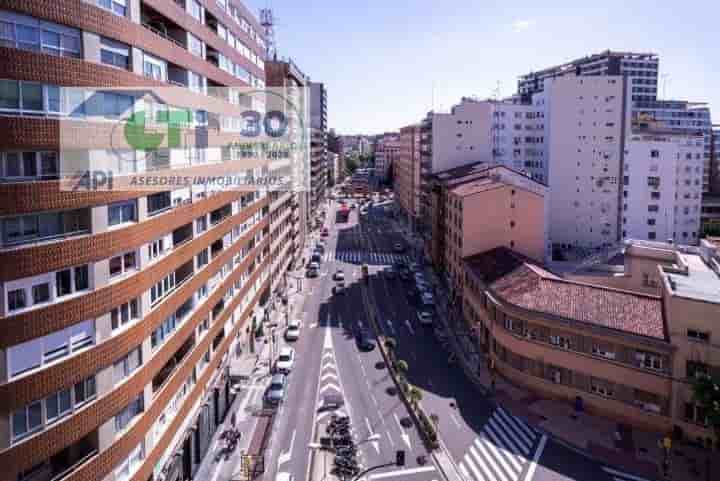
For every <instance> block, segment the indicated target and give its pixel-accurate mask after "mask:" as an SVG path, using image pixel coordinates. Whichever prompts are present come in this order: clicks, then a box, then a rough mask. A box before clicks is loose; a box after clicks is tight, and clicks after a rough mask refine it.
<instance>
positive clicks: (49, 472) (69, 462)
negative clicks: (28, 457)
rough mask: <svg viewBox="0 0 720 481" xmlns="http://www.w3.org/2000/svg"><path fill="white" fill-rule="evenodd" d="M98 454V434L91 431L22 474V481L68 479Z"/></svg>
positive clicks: (57, 480) (58, 480)
mask: <svg viewBox="0 0 720 481" xmlns="http://www.w3.org/2000/svg"><path fill="white" fill-rule="evenodd" d="M97 453H98V432H97V430H95V431H92V432H91V433H90V434H88V435H87V436H85V437H84V438H82V439H80V440H79V441H77V442H75V443H73V444H71V445H70V446H68V447H66V448H65V449H63V450H62V451H60V452H59V453H57V454H55V455H54V456H51V457H50V458H49V459H46V460H45V461H43V462H42V463H39V464H38V465H36V466H35V467H33V468H31V469H30V470H28V471H26V472H25V473H24V476H23V477H22V478H18V479H23V480H24V481H25V480H27V481H61V480H63V479H66V478H68V477H70V476H71V475H72V474H73V473H74V472H76V471H77V470H78V469H80V467H82V466H83V465H85V463H87V462H88V460H90V459H91V458H92V457H93V456H95V455H96V454H97Z"/></svg>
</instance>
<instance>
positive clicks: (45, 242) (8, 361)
mask: <svg viewBox="0 0 720 481" xmlns="http://www.w3.org/2000/svg"><path fill="white" fill-rule="evenodd" d="M260 32H261V27H260V25H259V24H258V22H257V20H256V19H255V18H254V17H253V16H252V15H251V14H250V13H249V11H248V10H247V9H246V8H245V6H243V5H242V4H241V3H239V2H237V1H233V2H230V1H228V0H217V1H211V0H204V1H199V0H176V1H170V0H88V1H77V0H55V1H52V2H48V1H44V0H23V1H12V0H11V1H5V2H2V4H1V5H0V72H2V73H0V112H1V114H0V115H1V116H0V130H2V132H3V135H2V136H0V177H1V180H2V183H0V199H2V201H0V228H1V230H2V236H1V245H0V289H1V292H2V295H1V296H0V317H2V323H3V329H2V334H0V466H2V469H0V480H3V481H5V480H18V479H21V480H33V481H35V480H37V481H43V480H51V479H52V480H56V481H61V480H62V481H66V480H67V481H69V480H73V481H80V480H103V481H121V480H139V481H144V480H149V479H154V480H161V479H162V480H173V481H174V480H184V479H191V478H192V476H193V475H194V473H195V471H196V470H197V467H198V465H199V463H200V461H201V460H202V457H203V456H204V455H205V454H206V453H207V450H208V447H209V440H210V437H211V436H212V433H213V432H214V431H215V429H216V426H217V425H218V424H219V423H220V422H221V421H222V419H223V417H224V416H225V414H226V411H227V407H228V405H229V403H230V401H231V392H230V388H229V375H228V374H229V367H228V365H229V364H230V363H231V361H232V360H233V359H234V358H235V357H236V356H237V354H238V353H240V352H242V351H244V350H246V349H247V343H248V342H249V340H248V339H246V338H244V337H243V336H245V335H246V334H245V333H246V329H247V327H248V326H250V325H252V324H253V323H254V322H256V321H255V320H254V319H253V318H254V317H257V316H258V312H262V311H261V310H262V306H263V305H265V302H266V300H265V299H266V298H267V297H268V295H267V293H268V292H269V285H270V280H271V278H272V279H273V280H274V281H275V283H276V284H277V282H278V279H279V278H280V277H279V275H278V274H279V273H280V271H281V270H282V269H283V268H284V266H285V265H286V263H285V262H282V261H278V262H276V263H275V265H273V266H270V264H269V263H270V260H271V258H272V256H271V254H270V253H271V249H272V252H273V254H274V255H275V256H280V257H282V256H284V255H289V252H290V251H292V249H291V248H290V247H289V246H288V245H287V242H288V241H287V238H288V236H289V232H290V230H289V229H288V222H289V221H288V219H289V218H290V217H289V215H290V211H291V207H292V206H291V202H290V200H289V199H288V197H287V196H284V195H283V196H272V197H271V196H268V195H265V194H264V193H262V192H258V191H245V192H241V191H220V190H217V191H215V190H213V189H210V188H205V187H203V188H196V187H195V186H193V187H191V188H185V189H174V190H168V188H167V187H166V188H165V190H162V188H160V189H158V190H156V191H143V192H131V191H127V192H125V191H119V192H67V191H61V190H60V188H59V180H58V177H59V172H58V171H59V170H60V167H59V166H60V164H61V161H62V160H63V159H62V155H63V153H62V152H60V145H59V119H60V118H65V117H69V115H70V114H71V113H72V117H73V118H72V121H76V122H85V121H86V120H88V121H89V117H90V113H89V112H88V113H86V112H80V111H78V110H74V111H72V112H70V111H69V110H68V108H67V107H66V104H65V99H64V98H62V95H61V94H60V92H61V89H59V87H86V88H109V87H165V86H174V87H176V88H179V89H182V91H183V92H185V94H184V95H183V97H186V98H187V99H188V101H189V100H191V99H195V103H194V104H195V105H196V107H195V108H193V109H192V110H191V111H190V113H191V114H192V115H190V116H189V120H188V125H187V126H186V127H187V128H188V129H192V130H194V131H195V133H196V134H197V132H198V131H203V132H205V133H207V135H209V136H210V137H212V136H218V135H220V136H222V135H227V136H228V138H231V137H232V135H233V131H234V132H235V134H234V135H235V136H237V130H238V128H237V127H236V126H235V124H234V122H233V119H232V118H229V119H225V120H228V122H227V123H223V124H222V125H217V124H216V125H208V112H207V111H206V110H205V109H207V110H211V109H212V105H215V104H217V103H218V102H221V103H223V104H230V105H236V106H238V107H241V106H242V107H243V108H247V106H248V105H249V104H248V103H246V101H247V100H248V99H243V98H242V96H240V95H237V93H233V92H232V91H230V93H229V95H228V94H227V93H225V92H227V91H226V90H223V89H217V87H245V86H252V87H256V88H262V87H264V86H265V70H264V61H263V54H262V52H263V51H264V48H265V42H264V39H263V38H262V36H261V34H260ZM102 99H103V102H102V103H101V105H99V107H98V108H100V109H101V113H100V115H101V116H102V115H104V116H105V117H109V118H113V119H116V120H121V121H122V120H123V119H124V118H126V116H128V115H131V114H132V113H133V112H137V108H138V107H137V105H134V104H133V102H132V99H130V100H128V99H127V98H124V97H123V96H122V95H121V94H118V93H103V94H102ZM145 108H146V109H147V108H148V106H147V105H146V106H145ZM150 108H153V107H152V106H150ZM133 109H134V110H133ZM238 110H240V109H238ZM86 114H87V117H88V118H87V119H86ZM95 114H97V113H95ZM237 120H238V122H239V117H238V119H237ZM233 126H235V129H233ZM87 142H88V145H90V144H93V142H95V144H97V143H98V141H97V140H96V139H88V140H87ZM210 145H212V143H211V144H210ZM215 145H219V144H218V143H215ZM103 147H104V148H106V149H107V146H102V145H94V148H95V149H101V148H103ZM89 148H90V147H89ZM235 160H241V159H239V158H238V156H237V153H236V152H234V151H233V150H232V149H230V148H220V147H218V148H213V147H208V148H203V149H197V148H194V149H189V150H188V151H183V152H176V151H171V150H169V149H165V150H163V149H158V150H157V151H152V152H151V151H148V152H144V151H136V150H128V164H127V165H128V166H129V167H127V168H129V169H130V171H133V172H134V171H136V169H138V166H139V165H147V167H148V168H168V167H170V168H173V167H176V166H182V169H183V172H184V173H187V174H189V175H191V174H195V173H200V174H203V175H208V173H209V172H213V171H217V172H222V171H223V170H222V169H220V170H213V169H216V168H217V167H216V166H218V165H220V164H222V165H230V164H232V162H233V161H235ZM271 202H272V204H273V205H272V207H273V210H274V212H275V213H274V216H273V219H274V220H271V219H270V208H271V205H270V204H271ZM271 230H272V232H273V235H271ZM280 239H282V240H280ZM271 270H272V271H273V275H271V274H270V271H271Z"/></svg>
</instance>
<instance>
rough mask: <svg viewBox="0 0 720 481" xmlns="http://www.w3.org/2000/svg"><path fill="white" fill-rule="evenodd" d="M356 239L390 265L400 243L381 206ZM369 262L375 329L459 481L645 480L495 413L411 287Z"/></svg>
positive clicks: (505, 413) (365, 220) (498, 411)
mask: <svg viewBox="0 0 720 481" xmlns="http://www.w3.org/2000/svg"><path fill="white" fill-rule="evenodd" d="M362 220H363V222H362V224H363V225H362V227H361V228H360V229H358V230H359V231H360V232H361V234H360V236H361V237H363V238H365V241H366V242H369V245H370V246H371V249H370V250H371V254H370V255H369V256H368V255H366V258H368V257H369V258H370V259H380V260H381V261H382V259H386V260H387V257H383V256H387V255H388V254H389V255H390V256H391V260H390V262H392V260H393V259H394V258H397V257H398V256H399V254H396V253H394V245H395V244H396V243H397V242H402V241H401V239H402V237H401V235H400V234H399V232H398V230H397V228H396V225H395V223H394V222H393V221H392V220H391V219H389V218H388V216H387V215H386V213H385V211H384V210H383V209H380V208H371V209H370V211H369V214H368V215H367V216H364V217H363V218H362ZM372 264H373V263H372V262H371V269H370V271H371V274H372V275H371V280H370V285H371V288H372V290H373V295H374V298H375V300H376V307H377V310H378V315H379V316H380V319H381V320H382V322H381V323H380V324H381V327H382V329H383V331H384V332H385V334H386V335H389V336H393V337H395V339H396V340H397V341H398V356H399V357H400V358H402V359H405V360H406V361H407V363H408V365H409V372H408V380H409V381H410V383H411V384H414V385H415V386H417V387H419V388H420V389H421V390H422V392H423V399H422V405H423V406H424V408H425V410H426V412H428V413H433V414H437V415H438V416H439V420H440V421H439V432H440V437H441V440H442V442H443V444H444V445H445V447H446V448H447V450H448V451H449V453H450V455H451V457H452V459H453V460H454V462H455V465H456V470H457V472H458V473H459V474H460V476H461V478H462V479H465V480H468V481H470V480H475V481H495V480H498V481H531V480H532V481H551V480H565V479H567V480H578V481H644V480H643V478H640V477H637V476H633V475H631V474H627V473H613V472H612V471H608V470H607V469H608V468H607V467H606V466H602V465H600V464H598V463H597V462H595V461H593V460H591V459H589V458H587V457H585V456H583V455H581V454H579V453H578V452H576V451H574V450H570V449H568V448H566V447H565V446H564V445H561V444H558V443H556V442H554V441H553V440H552V439H550V438H547V437H546V436H544V435H543V434H542V433H540V432H538V431H536V430H535V429H533V428H532V427H531V426H529V425H527V424H526V423H525V422H523V421H522V420H521V419H519V418H516V417H514V416H512V415H511V414H510V413H509V412H508V411H506V410H504V409H502V407H496V406H495V404H494V403H493V402H491V400H489V399H487V398H485V397H483V396H482V395H481V394H480V393H479V392H478V391H477V390H475V389H474V387H473V386H472V385H471V384H470V383H469V381H468V380H467V379H466V377H465V375H464V373H463V372H462V370H461V369H460V368H459V367H458V366H457V365H456V364H452V363H450V362H449V351H447V350H446V348H445V347H443V343H441V342H440V341H439V340H438V338H437V337H436V335H435V333H434V330H433V329H432V328H431V327H427V326H422V325H420V323H419V322H418V320H417V312H418V310H419V308H418V306H419V305H420V300H419V298H418V296H417V295H416V294H415V293H414V286H413V283H412V282H405V281H402V280H400V279H399V278H397V277H396V278H395V279H389V278H388V276H387V275H384V274H383V271H384V270H385V269H386V268H387V266H386V265H385V264H384V263H383V262H375V263H374V264H375V265H374V266H373V265H372Z"/></svg>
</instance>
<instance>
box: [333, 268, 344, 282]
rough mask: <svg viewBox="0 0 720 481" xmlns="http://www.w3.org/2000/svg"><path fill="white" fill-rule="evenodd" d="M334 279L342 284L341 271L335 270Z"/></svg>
mask: <svg viewBox="0 0 720 481" xmlns="http://www.w3.org/2000/svg"><path fill="white" fill-rule="evenodd" d="M334 277H335V280H336V281H340V282H342V281H344V280H345V273H344V272H343V271H341V270H337V271H336V272H335V276H334Z"/></svg>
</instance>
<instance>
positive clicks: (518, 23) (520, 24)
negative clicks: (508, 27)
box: [512, 19, 536, 32]
mask: <svg viewBox="0 0 720 481" xmlns="http://www.w3.org/2000/svg"><path fill="white" fill-rule="evenodd" d="M535 23H536V22H535V20H531V19H521V20H515V21H514V22H513V23H512V29H513V32H524V31H525V30H527V29H529V28H530V27H533V26H534V25H535Z"/></svg>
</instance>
